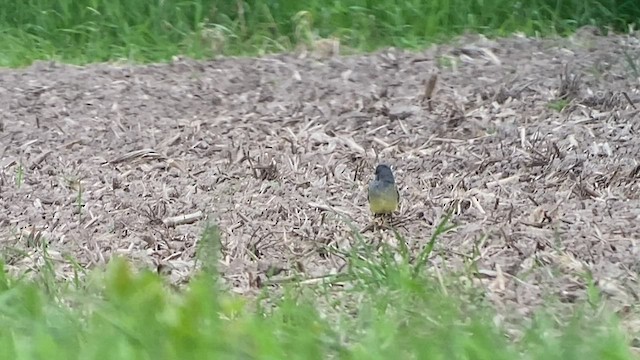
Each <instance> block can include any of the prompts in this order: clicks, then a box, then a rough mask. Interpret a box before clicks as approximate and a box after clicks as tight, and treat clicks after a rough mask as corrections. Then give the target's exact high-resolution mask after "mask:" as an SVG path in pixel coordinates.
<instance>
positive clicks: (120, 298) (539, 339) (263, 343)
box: [0, 228, 633, 360]
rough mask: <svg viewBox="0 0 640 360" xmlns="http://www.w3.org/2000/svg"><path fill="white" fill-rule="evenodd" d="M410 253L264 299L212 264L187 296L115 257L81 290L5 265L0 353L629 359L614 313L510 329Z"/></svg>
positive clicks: (384, 255)
mask: <svg viewBox="0 0 640 360" xmlns="http://www.w3.org/2000/svg"><path fill="white" fill-rule="evenodd" d="M216 238H217V235H216V232H215V228H209V230H207V231H205V235H204V236H203V241H202V243H201V246H208V247H209V249H208V251H202V249H201V250H200V254H206V256H201V260H202V261H211V260H214V261H215V259H212V258H210V257H212V256H215V251H211V250H215V244H214V242H215V241H217V240H216ZM436 239H437V236H436V237H434V239H432V242H431V243H429V244H428V245H427V246H426V247H425V252H423V254H421V256H420V257H419V258H422V255H425V256H428V252H429V251H430V249H432V248H433V241H435V240H436ZM202 244H204V245H202ZM398 254H400V256H397V255H398ZM206 258H209V259H208V260H207V259H206ZM409 258H410V257H409V256H408V254H407V253H405V252H404V250H402V249H400V251H399V252H398V251H397V250H396V251H392V250H390V249H383V250H382V252H381V256H379V257H375V258H373V257H372V258H366V257H361V256H354V257H352V258H351V260H350V265H349V267H348V270H347V272H346V273H345V276H344V277H343V278H342V279H341V280H340V282H341V283H342V284H349V287H341V286H336V285H337V283H338V282H337V281H336V280H337V279H333V281H332V283H331V284H330V283H324V284H316V285H309V284H306V285H303V284H301V283H292V284H289V285H287V286H284V287H283V288H282V289H280V290H277V289H274V288H269V287H266V288H265V290H264V292H263V293H262V295H260V296H257V297H241V296H237V295H231V294H230V293H228V292H225V291H223V290H222V289H221V287H220V285H219V284H220V283H219V281H217V280H218V275H216V273H215V270H214V267H204V269H205V271H203V272H202V273H201V274H199V275H198V276H196V278H194V279H193V280H192V282H191V283H190V284H189V285H188V287H187V288H186V289H183V290H180V291H176V290H170V289H169V287H167V286H166V285H165V284H164V283H163V281H162V280H161V278H160V277H158V276H157V275H156V274H154V273H151V272H147V271H143V272H134V271H132V269H130V268H129V266H127V264H126V263H125V262H123V261H119V260H115V261H112V262H111V263H110V265H109V266H108V268H107V270H106V272H99V271H97V270H96V271H94V272H93V273H91V274H89V276H87V278H86V280H84V281H82V282H78V283H76V284H75V285H71V284H69V283H57V285H56V283H55V282H54V281H53V280H51V277H49V276H46V275H40V276H36V277H35V280H33V279H32V280H15V279H11V278H8V277H6V276H5V275H4V274H5V272H4V271H0V323H1V324H2V326H0V359H51V360H55V359H65V360H68V359H101V360H104V359H119V360H127V359H287V358H289V359H327V358H334V359H367V360H370V359H390V358H393V359H487V360H499V359H505V360H507V359H508V360H513V359H558V360H560V359H562V360H570V359H576V360H578V359H582V360H585V359H594V360H595V359H598V360H605V359H632V358H633V357H632V354H631V352H630V348H629V347H628V345H627V340H626V339H625V337H624V336H623V333H622V331H621V330H620V328H619V327H618V324H617V322H616V320H615V319H614V318H613V317H610V316H608V315H607V314H606V313H605V312H603V311H600V310H596V309H594V308H593V307H592V306H586V304H585V306H581V305H577V306H576V307H575V313H574V314H563V316H560V317H559V316H558V314H557V313H553V309H551V308H549V309H548V310H549V312H546V310H545V311H543V312H540V313H539V314H538V315H537V316H535V317H534V318H533V319H532V320H531V319H530V320H527V321H525V320H522V321H518V322H516V323H512V324H510V325H509V327H510V331H509V332H507V331H506V328H505V326H504V325H503V324H502V323H499V322H496V321H495V319H496V317H495V315H496V314H495V313H494V312H493V310H491V306H490V305H489V304H488V302H487V300H484V299H483V297H482V296H480V295H481V293H482V292H481V291H480V292H479V291H478V289H473V288H467V289H464V288H463V287H460V286H456V285H455V282H450V281H449V279H446V278H445V279H444V281H442V280H441V281H435V280H434V279H432V277H431V276H428V275H426V274H427V271H424V270H425V263H424V262H422V261H418V262H415V263H414V262H412V261H409ZM42 270H43V271H44V272H46V268H43V269H42ZM330 285H332V286H330ZM44 289H47V290H46V291H45V290H44ZM560 318H562V319H563V320H559V319H560ZM507 334H511V335H509V336H507ZM513 334H519V335H513Z"/></svg>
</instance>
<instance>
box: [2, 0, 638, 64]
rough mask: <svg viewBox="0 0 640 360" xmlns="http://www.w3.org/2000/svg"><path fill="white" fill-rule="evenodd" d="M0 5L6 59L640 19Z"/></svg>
mask: <svg viewBox="0 0 640 360" xmlns="http://www.w3.org/2000/svg"><path fill="white" fill-rule="evenodd" d="M0 9H2V12H0V34H1V36H0V48H2V49H3V51H2V52H1V53H0V66H21V65H25V64H29V63H31V62H32V61H33V60H36V59H55V60H61V61H65V62H73V63H86V62H96V61H108V60H114V59H125V60H132V61H164V60H167V59H170V58H171V57H172V56H173V55H178V54H185V55H188V56H191V57H196V58H201V57H207V56H211V55H215V54H233V55H237V54H261V53H265V52H273V51H283V50H290V49H293V48H295V46H296V44H298V43H308V42H309V41H311V40H312V39H314V38H315V37H318V36H319V37H330V36H335V37H338V38H340V39H341V41H342V43H343V44H344V45H346V46H348V47H350V48H353V49H356V50H372V49H375V48H378V47H381V46H396V47H406V48H417V47H421V46H424V45H426V44H429V43H432V42H436V41H441V40H446V39H448V38H450V37H451V36H453V35H456V34H460V33H462V32H464V31H466V30H469V31H475V32H481V33H486V34H489V35H504V34H509V33H511V32H514V31H520V32H525V33H527V34H542V35H545V34H561V35H562V34H566V33H568V32H571V31H572V30H574V29H575V28H576V27H578V26H582V25H587V24H591V25H597V26H600V27H604V26H611V27H612V28H613V29H614V30H618V31H626V30H627V26H628V25H629V24H633V23H637V22H638V19H640V4H639V3H638V2H637V1H636V0H527V1H524V0H520V1H514V0H429V1H426V0H406V1H397V0H375V1H374V0H310V1H298V0H270V1H267V0H244V1H243V0H208V1H207V0H190V1H178V0H147V1H145V0H134V1H129V0H25V1H14V0H0Z"/></svg>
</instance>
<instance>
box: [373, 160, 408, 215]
mask: <svg viewBox="0 0 640 360" xmlns="http://www.w3.org/2000/svg"><path fill="white" fill-rule="evenodd" d="M368 190H369V191H368V194H367V200H368V201H369V208H370V209H371V212H372V213H373V214H374V215H386V214H391V213H393V212H394V211H396V209H397V208H398V204H399V202H400V193H399V192H398V186H397V185H396V180H395V178H394V176H393V171H391V167H389V165H386V164H379V165H378V166H376V171H375V178H374V179H373V180H372V181H371V182H370V183H369V189H368Z"/></svg>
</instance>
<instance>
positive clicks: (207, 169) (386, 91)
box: [0, 29, 640, 330]
mask: <svg viewBox="0 0 640 360" xmlns="http://www.w3.org/2000/svg"><path fill="white" fill-rule="evenodd" d="M303 55H304V54H303ZM303 55H300V54H288V55H275V56H267V57H263V58H258V59H252V58H224V59H218V60H212V61H192V60H184V59H176V60H175V61H173V62H171V63H169V64H160V65H147V66H131V65H123V64H96V65H90V66H85V67H75V66H70V65H61V64H57V63H47V62H41V63H36V64H34V65H33V66H31V67H29V68H25V69H19V70H9V69H5V70H1V71H0V244H1V247H2V255H3V257H4V258H5V260H6V261H7V264H8V265H7V267H8V269H9V270H10V271H13V272H16V273H22V272H24V271H27V270H36V269H38V268H39V266H40V265H41V264H42V255H43V253H42V246H41V244H42V243H43V242H47V243H48V247H47V249H48V253H49V255H50V256H51V257H52V258H53V259H54V261H55V264H56V271H57V272H58V273H59V275H60V276H61V277H71V276H73V265H72V264H71V262H69V261H68V258H71V259H75V261H77V263H78V264H79V265H80V266H82V267H85V268H91V267H94V266H101V265H103V264H104V263H105V262H107V261H108V260H109V259H110V258H112V257H114V256H124V257H126V258H128V259H130V260H131V261H133V262H134V263H135V264H137V265H138V266H142V267H150V268H153V269H158V270H159V271H161V272H162V273H163V274H166V275H167V276H168V277H169V279H170V280H171V281H172V282H174V283H183V282H185V281H186V280H188V278H189V275H190V274H191V273H192V271H193V269H194V268H195V267H196V266H197V264H196V261H195V249H196V245H197V242H198V239H199V237H200V235H201V234H202V231H203V229H204V226H205V224H207V223H215V224H217V225H218V226H219V229H220V231H221V236H222V249H221V251H222V256H221V258H220V259H219V262H220V263H219V268H220V271H221V272H222V274H223V277H224V279H225V280H226V282H227V284H228V286H230V287H231V288H232V289H233V290H234V291H237V292H239V293H250V292H251V291H253V290H254V289H255V288H256V287H258V286H259V285H260V284H261V283H262V284H264V281H265V280H274V279H275V280H277V279H279V278H281V279H286V278H287V277H291V276H292V275H295V274H301V275H303V276H305V277H312V278H313V277H321V276H324V275H327V274H332V273H338V272H340V271H342V270H343V268H344V264H345V260H344V258H343V257H342V256H339V252H340V250H344V251H346V250H348V249H349V248H350V247H352V246H353V244H354V243H355V241H356V240H355V239H354V237H353V235H352V228H353V227H355V228H356V229H359V230H366V231H364V232H363V236H364V238H365V239H366V240H367V241H371V242H375V241H378V242H385V241H386V242H390V243H393V239H394V238H393V235H392V233H391V232H390V231H388V230H384V229H377V228H376V229H371V227H370V226H369V225H370V224H371V223H372V217H371V214H370V213H369V209H368V206H367V203H366V184H367V183H368V181H369V180H370V179H371V177H372V175H373V170H374V167H375V165H376V164H378V163H379V162H384V163H388V164H390V165H391V166H392V168H393V169H394V171H395V173H396V177H397V181H398V184H399V187H400V192H401V196H402V204H401V205H402V206H401V209H400V210H399V212H398V214H396V216H395V217H394V220H393V221H395V224H396V227H397V229H398V230H399V231H400V233H401V234H402V235H403V236H405V237H406V241H407V243H408V244H409V247H410V248H411V249H412V251H414V252H418V251H420V249H421V248H422V247H423V246H424V245H425V244H426V242H427V241H428V239H429V238H430V236H431V234H432V233H433V231H434V228H435V226H436V225H437V223H438V222H439V221H440V219H441V218H442V217H443V216H444V214H445V213H446V212H447V211H449V210H451V211H453V214H454V215H453V219H452V221H453V222H454V223H455V224H456V225H457V227H456V229H455V230H454V231H452V232H449V233H447V234H446V235H444V236H442V237H440V238H439V239H438V241H437V242H436V246H435V249H434V253H433V256H432V258H431V259H430V264H431V266H432V267H433V268H436V269H438V270H439V271H440V272H441V273H442V272H447V271H465V269H469V267H470V264H474V266H473V268H474V269H477V270H474V271H476V272H477V278H476V279H475V280H474V281H477V282H479V283H480V284H482V285H484V286H485V288H486V293H487V296H489V297H491V298H492V299H494V300H495V303H496V304H497V306H498V308H502V307H503V306H508V305H509V304H512V305H513V304H515V305H516V307H517V308H519V309H522V312H523V314H525V315H526V312H528V311H529V310H528V309H532V308H535V306H536V305H539V304H541V303H542V302H544V301H545V298H546V296H548V295H552V296H556V297H558V298H559V299H561V301H565V302H567V303H572V302H575V301H578V300H581V299H584V298H585V297H586V296H587V291H586V287H587V283H588V282H587V278H588V277H589V276H592V277H593V279H594V281H595V284H596V285H597V286H598V287H599V289H600V290H601V291H602V292H603V294H604V295H605V296H606V297H608V298H611V299H614V300H615V301H614V303H615V304H617V305H616V307H615V309H616V311H619V313H621V314H623V315H624V314H637V313H636V311H637V305H635V304H637V302H638V296H639V292H640V291H639V290H638V289H640V286H639V284H638V273H639V272H640V265H639V261H638V259H640V246H639V245H638V240H639V239H640V225H639V224H640V222H639V221H640V202H639V201H638V198H639V194H640V188H639V180H640V163H639V161H638V154H639V152H640V140H639V139H638V135H637V134H638V131H639V130H640V115H639V114H640V110H639V109H640V93H639V86H640V73H639V71H640V61H639V60H638V58H640V40H639V38H638V37H637V36H629V35H615V36H598V35H596V34H594V33H593V32H592V31H591V30H590V29H583V30H582V31H580V32H579V33H578V34H577V35H576V36H574V37H571V38H565V39H546V40H538V39H530V38H524V37H512V38H508V39H500V40H487V39H484V38H481V37H477V36H466V37H463V38H460V39H459V40H457V41H455V42H453V43H451V44H448V45H442V46H434V47H432V48H429V49H427V50H424V51H421V52H404V51H399V50H394V49H387V50H384V51H380V52H377V53H374V54H368V55H354V56H330V57H319V56H315V55H314V54H306V56H303ZM430 79H431V80H434V79H435V80H436V87H435V91H433V92H431V91H430V88H431V86H430V85H429V84H433V82H430ZM327 249H338V251H335V252H333V251H329V250H327ZM520 315H522V314H520ZM629 316H631V315H629ZM636 318H637V317H636ZM636 324H637V322H636ZM638 327H639V328H640V326H638ZM636 330H637V329H636Z"/></svg>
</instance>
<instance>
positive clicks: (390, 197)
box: [369, 186, 398, 214]
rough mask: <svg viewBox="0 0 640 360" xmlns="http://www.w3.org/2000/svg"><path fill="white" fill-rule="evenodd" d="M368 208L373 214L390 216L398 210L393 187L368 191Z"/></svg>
mask: <svg viewBox="0 0 640 360" xmlns="http://www.w3.org/2000/svg"><path fill="white" fill-rule="evenodd" d="M369 207H370V208H371V212H373V213H374V214H390V213H392V212H394V211H395V210H396V209H397V208H398V191H397V189H396V187H395V186H388V187H387V188H385V189H382V190H380V189H376V190H374V191H369Z"/></svg>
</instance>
